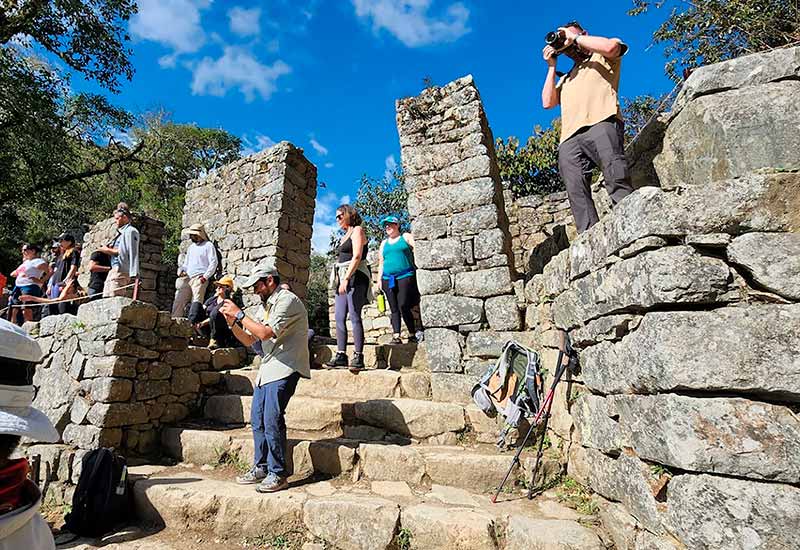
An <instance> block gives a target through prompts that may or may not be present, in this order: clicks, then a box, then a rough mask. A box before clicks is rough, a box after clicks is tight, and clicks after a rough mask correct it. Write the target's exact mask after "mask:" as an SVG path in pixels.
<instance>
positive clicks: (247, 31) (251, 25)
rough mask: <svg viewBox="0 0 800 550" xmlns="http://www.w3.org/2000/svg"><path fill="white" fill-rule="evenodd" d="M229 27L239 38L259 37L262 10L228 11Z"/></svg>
mask: <svg viewBox="0 0 800 550" xmlns="http://www.w3.org/2000/svg"><path fill="white" fill-rule="evenodd" d="M228 25H229V27H230V29H231V32H232V33H234V34H237V35H239V36H258V35H259V34H261V8H250V9H248V8H243V7H241V6H235V7H233V8H231V9H230V10H228Z"/></svg>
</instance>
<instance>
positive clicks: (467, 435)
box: [204, 394, 499, 445]
mask: <svg viewBox="0 0 800 550" xmlns="http://www.w3.org/2000/svg"><path fill="white" fill-rule="evenodd" d="M252 402H253V398H252V396H249V395H230V394H229V395H215V396H211V397H209V398H208V400H207V401H206V404H205V409H204V416H205V419H206V420H208V421H211V422H213V423H216V424H218V425H222V426H235V425H239V426H241V425H245V424H248V423H249V421H250V411H251V406H252ZM286 426H287V428H288V429H289V430H293V431H295V432H300V433H302V434H305V435H307V436H311V437H320V436H327V437H347V438H350V439H363V440H384V439H387V440H390V441H400V440H407V442H410V441H412V440H415V441H426V442H428V443H436V444H447V445H452V444H456V443H458V442H459V440H462V441H469V440H472V439H474V440H475V441H478V442H494V440H495V438H496V436H497V433H498V429H499V428H498V424H497V420H496V419H490V418H487V417H486V416H485V415H484V414H483V413H482V412H481V411H480V410H478V409H477V407H475V406H474V405H467V406H466V407H465V406H463V405H459V404H456V403H437V402H432V401H427V400H421V399H408V398H398V399H367V400H363V401H358V400H341V399H339V400H337V399H321V398H316V397H303V396H295V397H292V399H291V400H290V401H289V406H288V407H287V409H286Z"/></svg>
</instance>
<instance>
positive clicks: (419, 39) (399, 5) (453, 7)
mask: <svg viewBox="0 0 800 550" xmlns="http://www.w3.org/2000/svg"><path fill="white" fill-rule="evenodd" d="M352 2H353V6H354V7H355V9H356V15H357V16H358V17H360V18H362V19H371V20H372V29H373V31H375V32H376V33H377V32H379V31H380V30H381V29H386V30H387V31H388V32H389V33H391V34H393V35H394V36H395V37H396V38H397V39H398V40H400V42H402V43H403V44H405V45H406V46H408V47H409V48H416V47H418V46H426V45H428V44H435V43H439V42H454V41H456V40H458V39H459V38H461V37H462V36H464V35H465V34H467V33H468V32H469V31H470V28H469V27H468V26H467V20H468V19H469V10H468V9H467V7H466V6H465V5H464V4H462V3H461V2H454V3H452V4H450V5H449V6H448V7H447V9H445V10H444V12H443V13H440V14H439V15H438V16H434V15H431V14H430V13H429V10H430V8H431V4H432V3H433V0H352Z"/></svg>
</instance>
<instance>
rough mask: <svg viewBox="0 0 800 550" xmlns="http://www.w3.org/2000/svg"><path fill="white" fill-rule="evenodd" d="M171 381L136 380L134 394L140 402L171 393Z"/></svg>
mask: <svg viewBox="0 0 800 550" xmlns="http://www.w3.org/2000/svg"><path fill="white" fill-rule="evenodd" d="M170 390H171V386H170V383H169V380H136V382H135V384H134V394H135V396H136V399H137V400H139V401H147V400H148V399H154V398H156V397H160V396H162V395H165V394H168V393H170Z"/></svg>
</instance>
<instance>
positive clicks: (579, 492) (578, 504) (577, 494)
mask: <svg viewBox="0 0 800 550" xmlns="http://www.w3.org/2000/svg"><path fill="white" fill-rule="evenodd" d="M556 496H557V497H558V500H559V501H560V502H563V503H564V504H566V505H567V506H569V507H570V508H572V509H574V510H576V511H577V512H578V513H579V514H583V515H586V516H593V515H595V514H596V513H597V511H598V508H597V504H596V503H595V502H594V501H593V500H592V494H591V493H590V492H589V491H588V490H587V489H586V488H584V487H583V486H582V485H581V484H580V483H578V482H577V481H575V480H574V479H572V478H571V477H569V476H564V477H563V478H561V482H560V483H559V484H558V486H557V487H556Z"/></svg>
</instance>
